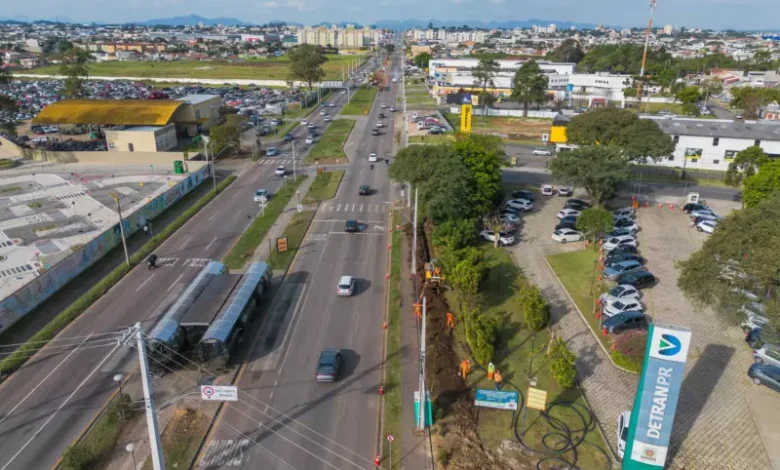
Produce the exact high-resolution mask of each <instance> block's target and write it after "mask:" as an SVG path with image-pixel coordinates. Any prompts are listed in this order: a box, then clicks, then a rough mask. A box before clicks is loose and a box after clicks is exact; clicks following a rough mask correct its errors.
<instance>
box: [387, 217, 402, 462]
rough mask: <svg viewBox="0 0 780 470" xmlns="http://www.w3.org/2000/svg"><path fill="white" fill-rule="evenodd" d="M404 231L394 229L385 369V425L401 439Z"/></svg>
mask: <svg viewBox="0 0 780 470" xmlns="http://www.w3.org/2000/svg"><path fill="white" fill-rule="evenodd" d="M400 224H401V214H400V213H399V212H397V211H395V212H393V225H392V226H393V227H397V226H399V225H400ZM402 236H403V232H402V231H401V230H393V235H392V239H391V243H392V248H391V250H390V284H389V290H390V292H389V298H388V313H387V325H388V326H387V350H386V352H385V357H386V358H387V362H386V369H385V386H386V390H385V395H384V397H385V403H384V410H383V411H384V413H383V416H382V428H383V430H384V433H385V434H392V435H393V436H396V441H398V440H399V439H400V438H401V406H402V405H401V387H400V385H401V352H400V351H401V237H402ZM382 442H383V449H382V455H389V454H390V449H389V443H388V442H387V440H386V439H382ZM400 455H401V443H400V442H395V445H394V446H393V455H392V457H393V462H399V461H400Z"/></svg>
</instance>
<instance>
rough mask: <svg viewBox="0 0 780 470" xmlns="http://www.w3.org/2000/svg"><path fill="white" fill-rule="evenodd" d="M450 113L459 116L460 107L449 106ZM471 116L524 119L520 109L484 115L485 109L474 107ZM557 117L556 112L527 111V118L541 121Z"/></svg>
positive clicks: (490, 112) (489, 109) (493, 110)
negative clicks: (540, 119)
mask: <svg viewBox="0 0 780 470" xmlns="http://www.w3.org/2000/svg"><path fill="white" fill-rule="evenodd" d="M450 113H452V114H460V106H450ZM472 114H473V115H474V116H485V115H487V116H492V117H524V116H523V110H522V109H495V108H488V109H487V114H485V108H484V107H482V106H474V108H473V109H472ZM557 115H558V112H557V111H534V110H531V109H529V110H528V116H525V117H529V118H542V119H553V118H554V117H555V116H557Z"/></svg>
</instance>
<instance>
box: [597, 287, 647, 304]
mask: <svg viewBox="0 0 780 470" xmlns="http://www.w3.org/2000/svg"><path fill="white" fill-rule="evenodd" d="M641 296H642V294H641V293H640V292H639V289H637V288H636V287H634V286H630V285H628V284H618V285H616V286H614V287H612V288H611V289H610V290H608V291H606V292H604V293H603V294H601V296H600V297H599V301H600V302H601V303H602V304H605V303H614V302H617V301H624V302H625V301H627V300H630V299H637V300H638V299H639V297H641Z"/></svg>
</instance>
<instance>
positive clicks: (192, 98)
mask: <svg viewBox="0 0 780 470" xmlns="http://www.w3.org/2000/svg"><path fill="white" fill-rule="evenodd" d="M214 98H219V95H185V96H182V97H181V98H179V99H177V100H176V101H183V102H185V103H189V104H198V103H203V102H205V101H208V100H212V99H214Z"/></svg>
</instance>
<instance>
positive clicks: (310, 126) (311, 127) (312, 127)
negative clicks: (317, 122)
mask: <svg viewBox="0 0 780 470" xmlns="http://www.w3.org/2000/svg"><path fill="white" fill-rule="evenodd" d="M306 127H307V128H308V129H314V127H315V126H314V124H312V123H309V124H308V125H307V126H306Z"/></svg>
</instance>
